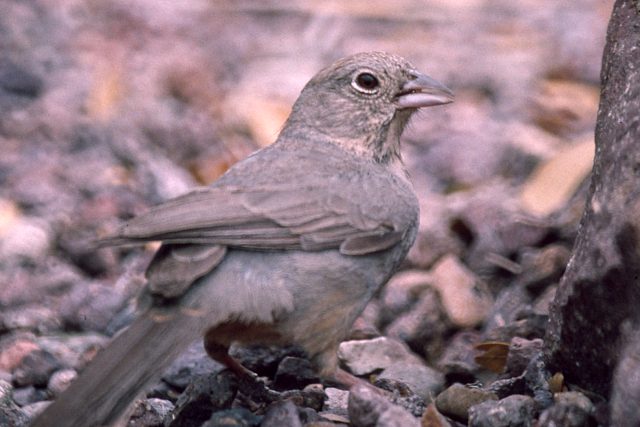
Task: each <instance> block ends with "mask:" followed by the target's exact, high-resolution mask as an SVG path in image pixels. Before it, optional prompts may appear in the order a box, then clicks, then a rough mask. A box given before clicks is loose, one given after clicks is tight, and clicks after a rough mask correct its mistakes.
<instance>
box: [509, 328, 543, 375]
mask: <svg viewBox="0 0 640 427" xmlns="http://www.w3.org/2000/svg"><path fill="white" fill-rule="evenodd" d="M543 345H544V341H542V340H541V339H540V338H536V339H533V340H528V339H525V338H520V337H513V338H512V339H511V343H510V344H509V353H508V355H507V372H508V373H509V374H511V375H513V376H517V375H520V374H521V373H522V372H524V370H525V369H526V368H527V366H528V365H529V362H530V361H531V359H533V357H534V356H535V355H537V354H538V353H539V352H540V351H542V347H543Z"/></svg>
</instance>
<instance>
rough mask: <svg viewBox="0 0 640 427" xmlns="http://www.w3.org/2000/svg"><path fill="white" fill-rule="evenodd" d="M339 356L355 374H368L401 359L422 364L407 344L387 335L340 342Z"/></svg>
mask: <svg viewBox="0 0 640 427" xmlns="http://www.w3.org/2000/svg"><path fill="white" fill-rule="evenodd" d="M338 358H339V359H340V360H341V361H342V362H343V363H344V364H345V365H346V366H347V368H349V371H351V373H353V374H354V375H367V374H370V373H372V372H374V371H377V370H380V369H384V368H387V367H389V366H391V365H392V364H393V363H396V362H400V361H404V362H408V363H415V364H422V361H421V359H420V358H419V357H418V356H416V355H414V354H413V353H411V351H410V350H409V349H408V348H407V347H406V345H405V344H403V343H401V342H399V341H396V340H393V339H390V338H387V337H379V338H374V339H372V340H357V341H345V342H343V343H341V344H340V347H339V349H338Z"/></svg>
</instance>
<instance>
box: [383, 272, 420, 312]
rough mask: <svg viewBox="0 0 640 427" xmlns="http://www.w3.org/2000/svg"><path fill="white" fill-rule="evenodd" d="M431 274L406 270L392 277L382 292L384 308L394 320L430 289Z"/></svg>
mask: <svg viewBox="0 0 640 427" xmlns="http://www.w3.org/2000/svg"><path fill="white" fill-rule="evenodd" d="M430 282H431V274H430V273H427V272H426V271H422V270H405V271H401V272H399V273H396V274H394V275H393V277H391V280H389V283H387V284H386V285H385V287H384V289H383V291H382V296H381V298H380V300H381V303H382V308H383V310H384V312H385V313H387V316H389V317H390V318H394V317H395V316H397V315H398V314H399V313H401V312H403V311H405V310H407V309H408V308H409V307H410V306H411V305H412V304H413V303H414V302H415V301H416V300H417V299H418V297H419V295H420V293H422V292H423V291H424V290H425V289H427V288H428V287H429V283H430Z"/></svg>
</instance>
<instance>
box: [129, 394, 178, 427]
mask: <svg viewBox="0 0 640 427" xmlns="http://www.w3.org/2000/svg"><path fill="white" fill-rule="evenodd" d="M173 408H174V406H173V403H171V402H169V401H168V400H163V399H155V398H151V399H144V400H138V401H136V405H135V409H134V410H133V414H132V415H131V418H130V419H129V422H128V423H127V427H160V426H162V425H163V424H164V420H165V419H167V418H168V417H169V414H170V413H171V411H173Z"/></svg>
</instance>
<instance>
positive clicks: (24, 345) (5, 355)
mask: <svg viewBox="0 0 640 427" xmlns="http://www.w3.org/2000/svg"><path fill="white" fill-rule="evenodd" d="M39 348H40V347H38V344H36V343H35V342H34V338H33V336H32V335H28V336H13V337H11V338H8V339H3V340H2V341H0V370H4V371H13V370H14V369H15V368H16V367H18V366H19V365H20V363H22V360H23V359H24V358H25V357H26V356H27V355H28V354H30V353H31V352H33V351H36V350H38V349H39Z"/></svg>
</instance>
